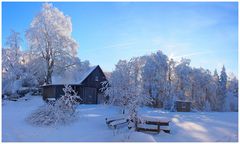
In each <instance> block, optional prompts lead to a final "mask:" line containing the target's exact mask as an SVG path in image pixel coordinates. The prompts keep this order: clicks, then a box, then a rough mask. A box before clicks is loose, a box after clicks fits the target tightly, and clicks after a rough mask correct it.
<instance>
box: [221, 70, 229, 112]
mask: <svg viewBox="0 0 240 144" xmlns="http://www.w3.org/2000/svg"><path fill="white" fill-rule="evenodd" d="M219 82H220V93H219V101H220V106H221V107H222V108H221V111H225V109H226V105H225V101H226V92H227V74H226V70H225V67H224V66H223V68H222V71H221V75H220V81H219Z"/></svg>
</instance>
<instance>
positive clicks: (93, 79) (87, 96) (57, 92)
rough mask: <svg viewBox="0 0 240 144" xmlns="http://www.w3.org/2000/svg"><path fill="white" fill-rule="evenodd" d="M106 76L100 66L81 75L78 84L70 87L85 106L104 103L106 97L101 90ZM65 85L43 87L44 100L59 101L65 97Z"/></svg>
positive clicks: (72, 84)
mask: <svg viewBox="0 0 240 144" xmlns="http://www.w3.org/2000/svg"><path fill="white" fill-rule="evenodd" d="M106 80H107V79H106V76H105V74H104V73H103V71H102V69H101V68H100V66H99V65H97V66H94V67H91V68H90V69H88V70H86V71H85V72H84V73H82V74H81V76H80V80H79V82H77V83H70V84H69V85H71V86H72V88H73V89H74V90H75V91H76V92H77V93H78V95H80V96H81V98H82V100H83V103H85V104H98V103H102V102H103V101H104V97H103V94H102V92H101V91H100V89H101V88H102V84H101V82H103V81H106ZM64 84H65V83H62V84H50V85H45V86H43V87H42V95H43V100H45V101H47V100H48V99H58V98H60V97H61V96H62V95H64V92H63V88H64Z"/></svg>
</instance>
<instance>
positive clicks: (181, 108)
mask: <svg viewBox="0 0 240 144" xmlns="http://www.w3.org/2000/svg"><path fill="white" fill-rule="evenodd" d="M175 109H176V111H178V112H190V111H191V102H189V101H180V100H178V101H175Z"/></svg>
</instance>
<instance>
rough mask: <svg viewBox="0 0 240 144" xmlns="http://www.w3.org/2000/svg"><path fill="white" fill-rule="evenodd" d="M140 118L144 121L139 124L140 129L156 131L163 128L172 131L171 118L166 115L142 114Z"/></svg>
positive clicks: (168, 131)
mask: <svg viewBox="0 0 240 144" xmlns="http://www.w3.org/2000/svg"><path fill="white" fill-rule="evenodd" d="M139 119H140V121H142V123H140V124H138V125H137V129H138V130H143V131H156V132H160V130H163V131H164V132H166V133H170V129H169V127H168V126H169V122H170V121H171V120H170V119H168V118H166V117H156V116H155V117H154V116H140V117H139ZM154 127H155V128H154Z"/></svg>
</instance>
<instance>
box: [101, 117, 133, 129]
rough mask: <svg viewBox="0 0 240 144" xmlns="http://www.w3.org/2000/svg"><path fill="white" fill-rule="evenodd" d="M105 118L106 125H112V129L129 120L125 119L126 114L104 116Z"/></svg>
mask: <svg viewBox="0 0 240 144" xmlns="http://www.w3.org/2000/svg"><path fill="white" fill-rule="evenodd" d="M105 120H106V124H107V125H108V127H112V128H114V129H116V128H117V127H119V126H121V125H123V124H127V123H128V121H129V120H128V119H126V115H118V116H114V117H110V118H106V119H105Z"/></svg>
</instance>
